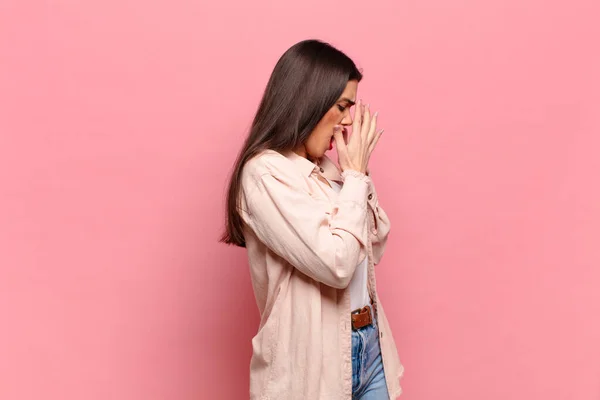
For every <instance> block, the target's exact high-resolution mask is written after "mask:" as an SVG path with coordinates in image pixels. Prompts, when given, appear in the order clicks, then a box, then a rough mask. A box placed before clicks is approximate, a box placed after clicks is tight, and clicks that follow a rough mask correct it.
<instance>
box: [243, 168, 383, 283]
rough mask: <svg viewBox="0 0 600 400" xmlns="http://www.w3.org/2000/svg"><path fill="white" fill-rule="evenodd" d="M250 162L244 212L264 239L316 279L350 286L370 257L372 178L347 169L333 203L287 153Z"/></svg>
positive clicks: (269, 245) (244, 217)
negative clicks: (318, 194) (313, 190)
mask: <svg viewBox="0 0 600 400" xmlns="http://www.w3.org/2000/svg"><path fill="white" fill-rule="evenodd" d="M246 168H247V169H248V172H247V173H245V174H244V177H243V178H242V187H243V190H242V212H241V214H242V218H243V219H244V221H245V222H246V223H247V224H248V226H249V227H250V228H251V229H252V230H253V231H254V232H255V234H256V235H257V237H258V238H259V240H260V241H261V242H263V243H264V244H265V245H266V246H267V247H268V248H269V249H271V250H272V251H273V252H275V253H276V254H277V255H279V256H280V257H282V258H284V259H285V260H286V261H287V262H289V263H290V264H292V265H293V266H294V267H296V268H298V269H299V270H300V271H301V272H302V273H304V274H306V275H308V276H310V277H311V278H312V279H315V280H317V281H319V282H322V283H324V284H326V285H328V286H332V287H335V288H339V289H342V288H345V287H347V286H348V284H349V283H350V280H351V279H352V275H353V274H354V270H355V269H356V266H357V265H358V264H359V262H360V261H362V260H363V259H364V257H366V246H367V240H368V236H367V235H368V233H367V218H368V215H369V213H368V205H367V202H368V200H367V197H368V195H369V188H370V186H371V185H370V179H369V178H368V177H367V176H366V175H364V174H360V173H354V174H344V177H345V181H344V185H343V188H342V190H341V192H340V193H339V195H338V199H337V201H336V202H335V204H334V206H333V207H332V206H331V204H330V203H329V202H328V201H326V200H321V199H315V198H313V197H312V196H311V194H310V193H309V192H308V190H307V188H306V186H305V182H304V181H303V178H302V176H301V175H299V174H298V171H297V170H296V169H294V165H293V164H292V163H291V162H290V161H289V160H287V159H283V160H282V159H281V158H279V156H269V157H265V158H263V159H258V160H253V161H250V162H249V163H248V165H246ZM246 168H245V169H246Z"/></svg>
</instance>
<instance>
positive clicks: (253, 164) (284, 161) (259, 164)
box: [242, 149, 301, 181]
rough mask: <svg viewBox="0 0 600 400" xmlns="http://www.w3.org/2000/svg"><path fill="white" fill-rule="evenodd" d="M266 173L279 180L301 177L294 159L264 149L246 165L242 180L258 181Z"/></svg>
mask: <svg viewBox="0 0 600 400" xmlns="http://www.w3.org/2000/svg"><path fill="white" fill-rule="evenodd" d="M264 175H271V176H273V177H275V178H277V179H278V180H285V181H288V180H290V179H291V180H294V179H298V178H301V175H300V174H299V173H298V171H297V169H296V168H295V165H294V163H293V161H291V160H290V159H289V158H288V157H286V156H285V155H284V154H282V153H280V152H278V151H275V150H270V149H267V150H263V151H261V152H260V153H258V154H257V155H255V156H254V157H252V158H251V159H250V160H248V161H247V162H246V164H245V165H244V169H243V172H242V181H257V180H259V179H260V178H261V177H262V176H264Z"/></svg>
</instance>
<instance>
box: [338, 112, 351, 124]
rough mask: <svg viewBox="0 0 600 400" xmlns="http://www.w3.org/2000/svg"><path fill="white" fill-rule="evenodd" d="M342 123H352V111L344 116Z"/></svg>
mask: <svg viewBox="0 0 600 400" xmlns="http://www.w3.org/2000/svg"><path fill="white" fill-rule="evenodd" d="M340 125H352V116H351V115H350V113H347V114H346V115H345V116H344V119H342V121H341V122H340Z"/></svg>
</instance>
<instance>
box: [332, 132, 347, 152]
mask: <svg viewBox="0 0 600 400" xmlns="http://www.w3.org/2000/svg"><path fill="white" fill-rule="evenodd" d="M333 138H334V139H335V147H336V149H337V153H338V156H342V155H344V156H345V155H346V154H348V148H347V145H346V140H345V138H344V134H343V130H342V127H341V126H339V125H336V126H335V127H334V128H333Z"/></svg>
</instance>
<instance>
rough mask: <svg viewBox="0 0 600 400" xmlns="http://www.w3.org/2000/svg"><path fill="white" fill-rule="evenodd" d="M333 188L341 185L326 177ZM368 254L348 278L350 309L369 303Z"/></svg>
mask: <svg viewBox="0 0 600 400" xmlns="http://www.w3.org/2000/svg"><path fill="white" fill-rule="evenodd" d="M327 181H328V182H329V184H330V185H331V187H332V188H333V190H335V191H336V192H337V193H339V192H340V190H342V187H341V186H340V185H339V184H338V183H336V182H334V181H331V180H329V179H327ZM368 263H369V260H368V256H367V257H365V258H364V260H362V262H360V263H359V264H358V266H357V267H356V270H355V271H354V275H353V276H352V279H351V280H350V285H349V286H348V288H349V289H350V309H351V310H352V311H354V310H356V309H358V308H363V307H364V306H366V305H368V304H370V303H371V300H370V298H369V290H368V289H367V268H368Z"/></svg>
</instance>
